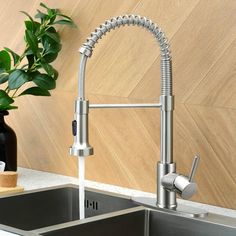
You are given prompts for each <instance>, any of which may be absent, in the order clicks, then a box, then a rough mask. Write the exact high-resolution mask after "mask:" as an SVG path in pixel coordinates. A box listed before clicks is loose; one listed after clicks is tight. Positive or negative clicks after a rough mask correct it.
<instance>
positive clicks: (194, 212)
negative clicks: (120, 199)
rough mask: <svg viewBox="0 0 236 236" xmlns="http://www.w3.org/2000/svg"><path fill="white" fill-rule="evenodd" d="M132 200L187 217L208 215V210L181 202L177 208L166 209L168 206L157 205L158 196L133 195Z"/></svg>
mask: <svg viewBox="0 0 236 236" xmlns="http://www.w3.org/2000/svg"><path fill="white" fill-rule="evenodd" d="M132 200H133V201H134V202H136V203H138V204H140V205H142V206H145V207H149V208H152V209H156V210H160V211H165V212H171V213H174V214H178V215H182V216H186V217H194V218H204V217H206V216H207V215H208V212H207V211H205V210H203V209H200V208H196V207H192V206H188V205H184V204H181V203H178V206H177V207H176V208H175V209H166V208H162V207H158V206H157V205H156V198H149V197H133V198H132Z"/></svg>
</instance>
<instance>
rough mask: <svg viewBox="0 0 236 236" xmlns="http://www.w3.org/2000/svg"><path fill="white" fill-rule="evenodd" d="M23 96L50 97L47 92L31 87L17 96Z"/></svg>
mask: <svg viewBox="0 0 236 236" xmlns="http://www.w3.org/2000/svg"><path fill="white" fill-rule="evenodd" d="M23 95H34V96H51V94H50V93H49V91H47V90H46V89H42V88H39V87H31V88H28V89H26V90H25V91H23V92H22V93H21V94H20V95H19V96H23Z"/></svg>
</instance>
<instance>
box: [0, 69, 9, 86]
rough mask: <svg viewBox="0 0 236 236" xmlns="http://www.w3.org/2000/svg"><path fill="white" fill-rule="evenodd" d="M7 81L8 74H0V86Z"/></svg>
mask: <svg viewBox="0 0 236 236" xmlns="http://www.w3.org/2000/svg"><path fill="white" fill-rule="evenodd" d="M8 79H9V74H8V73H6V72H2V73H1V74H0V84H3V83H5V82H7V81H8Z"/></svg>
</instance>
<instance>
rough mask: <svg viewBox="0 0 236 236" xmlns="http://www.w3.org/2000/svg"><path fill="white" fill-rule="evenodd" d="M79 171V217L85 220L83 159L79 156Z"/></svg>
mask: <svg viewBox="0 0 236 236" xmlns="http://www.w3.org/2000/svg"><path fill="white" fill-rule="evenodd" d="M78 164H79V166H78V170H79V216H80V220H82V219H84V218H85V212H84V180H85V157H82V156H80V157H79V162H78Z"/></svg>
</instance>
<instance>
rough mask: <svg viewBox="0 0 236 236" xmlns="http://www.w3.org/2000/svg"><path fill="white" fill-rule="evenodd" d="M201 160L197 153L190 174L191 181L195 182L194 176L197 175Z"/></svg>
mask: <svg viewBox="0 0 236 236" xmlns="http://www.w3.org/2000/svg"><path fill="white" fill-rule="evenodd" d="M199 161H200V157H199V156H198V155H196V156H195V157H194V159H193V164H192V168H191V171H190V174H189V182H193V178H194V176H195V173H196V170H197V167H198V164H199Z"/></svg>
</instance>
